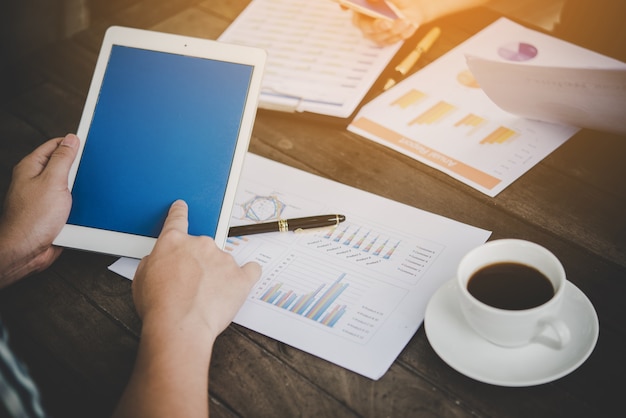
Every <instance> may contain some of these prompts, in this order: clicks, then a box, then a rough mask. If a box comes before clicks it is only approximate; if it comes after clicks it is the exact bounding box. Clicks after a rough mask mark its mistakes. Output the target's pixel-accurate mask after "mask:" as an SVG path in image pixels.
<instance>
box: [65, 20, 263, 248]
mask: <svg viewBox="0 0 626 418" xmlns="http://www.w3.org/2000/svg"><path fill="white" fill-rule="evenodd" d="M264 62H265V52H264V51H262V50H260V49H255V48H249V47H242V46H236V45H227V44H223V43H219V42H215V41H209V40H203V39H197V38H190V37H185V36H179V35H171V34H164V33H157V32H150V31H144V30H138V29H130V28H121V27H112V28H110V29H109V30H108V31H107V33H106V35H105V38H104V41H103V45H102V48H101V51H100V55H99V57H98V61H97V64H96V68H95V71H94V76H93V79H92V83H91V86H90V89H89V93H88V96H87V100H86V103H85V108H84V111H83V115H82V118H81V121H80V124H79V128H78V132H77V134H78V136H79V138H81V139H82V142H81V147H80V149H79V152H78V157H77V159H76V161H75V163H74V165H73V166H72V169H71V171H70V176H69V184H70V189H71V191H72V198H73V202H72V210H71V212H70V216H69V219H68V222H67V224H66V225H65V226H64V228H63V230H62V231H61V233H60V234H59V236H58V237H57V239H56V240H55V242H54V243H55V244H56V245H60V246H66V247H72V248H78V249H84V250H88V251H96V252H104V253H109V254H115V255H121V256H127V257H135V258H141V257H143V256H145V255H147V254H149V253H150V251H151V250H152V247H153V246H154V242H155V241H156V237H157V236H158V234H159V231H160V230H161V227H162V225H163V221H164V219H165V216H166V214H167V211H168V209H169V207H170V205H171V204H172V202H174V201H175V200H177V199H182V200H185V201H186V202H187V204H188V205H189V233H190V234H193V235H208V236H211V237H213V238H214V239H215V241H216V243H217V244H218V246H220V247H221V246H223V243H224V241H225V239H226V236H227V234H228V222H229V219H230V212H231V209H232V205H233V202H234V197H235V191H236V186H237V181H238V177H239V174H240V170H241V167H242V164H243V160H244V157H245V153H246V151H247V148H248V144H249V140H250V134H251V131H252V125H253V123H254V117H255V114H256V107H257V100H258V94H259V91H260V85H261V75H262V74H261V73H262V69H263V65H264Z"/></svg>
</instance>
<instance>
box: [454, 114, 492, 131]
mask: <svg viewBox="0 0 626 418" xmlns="http://www.w3.org/2000/svg"><path fill="white" fill-rule="evenodd" d="M483 123H485V119H484V118H481V117H480V116H476V115H475V114H473V113H470V114H469V115H467V116H465V117H464V118H463V119H461V120H459V121H458V122H457V123H455V124H454V126H456V127H460V126H471V127H474V128H476V127H478V126H480V125H482V124H483Z"/></svg>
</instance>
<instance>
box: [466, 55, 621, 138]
mask: <svg viewBox="0 0 626 418" xmlns="http://www.w3.org/2000/svg"><path fill="white" fill-rule="evenodd" d="M587 62H589V61H587ZM591 62H593V61H591ZM467 64H468V66H469V68H470V70H471V72H472V74H473V75H474V77H476V79H477V80H478V83H479V84H480V86H481V88H482V89H483V91H484V92H485V93H486V94H487V95H488V96H489V98H490V99H491V100H493V101H494V102H495V103H496V104H497V105H498V106H499V107H500V108H502V109H504V110H506V111H507V112H510V113H513V114H515V115H517V116H522V117H525V118H529V119H537V120H543V121H546V122H554V123H561V124H567V125H572V126H578V127H581V128H590V129H597V130H601V131H607V132H613V133H618V134H622V135H624V134H626V64H623V65H622V67H623V68H622V69H613V68H609V69H607V68H570V67H538V66H530V65H519V64H512V63H509V62H497V61H492V60H489V59H484V58H480V57H468V58H467Z"/></svg>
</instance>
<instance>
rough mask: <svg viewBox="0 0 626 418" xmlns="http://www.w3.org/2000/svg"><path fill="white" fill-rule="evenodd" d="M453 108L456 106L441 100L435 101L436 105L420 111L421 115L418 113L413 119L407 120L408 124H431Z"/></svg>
mask: <svg viewBox="0 0 626 418" xmlns="http://www.w3.org/2000/svg"><path fill="white" fill-rule="evenodd" d="M455 109H456V107H454V106H453V105H451V104H450V103H446V102H444V101H441V102H439V103H437V104H436V105H434V106H433V107H431V108H430V109H428V110H427V111H425V112H424V113H422V114H421V115H419V116H418V117H416V118H415V119H413V120H412V121H411V122H409V125H413V124H416V123H417V124H419V125H431V124H433V123H435V122H437V121H439V120H440V119H442V118H443V117H444V116H446V115H447V114H448V113H450V112H452V111H453V110H455Z"/></svg>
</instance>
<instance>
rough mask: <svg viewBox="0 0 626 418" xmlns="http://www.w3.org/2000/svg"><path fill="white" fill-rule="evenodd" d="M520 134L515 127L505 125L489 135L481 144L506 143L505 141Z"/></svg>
mask: <svg viewBox="0 0 626 418" xmlns="http://www.w3.org/2000/svg"><path fill="white" fill-rule="evenodd" d="M517 135H518V133H517V132H516V131H514V130H513V129H509V128H506V127H504V126H500V127H499V128H497V129H496V130H495V131H493V132H492V133H490V134H489V135H487V136H486V137H485V138H484V139H483V140H482V141H480V143H481V144H504V143H505V142H507V141H509V140H511V139H513V138H515V137H516V136H517Z"/></svg>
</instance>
